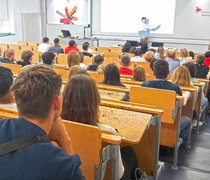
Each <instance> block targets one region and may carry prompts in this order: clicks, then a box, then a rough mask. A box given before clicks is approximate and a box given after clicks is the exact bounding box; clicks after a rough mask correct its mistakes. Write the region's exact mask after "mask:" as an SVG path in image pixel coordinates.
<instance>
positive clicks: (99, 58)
mask: <svg viewBox="0 0 210 180" xmlns="http://www.w3.org/2000/svg"><path fill="white" fill-rule="evenodd" d="M103 62H104V57H103V56H102V55H100V54H98V55H96V56H95V57H94V61H93V64H92V65H89V66H88V68H87V70H88V71H96V70H97V68H98V66H99V65H101V64H103Z"/></svg>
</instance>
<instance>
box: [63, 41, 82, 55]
mask: <svg viewBox="0 0 210 180" xmlns="http://www.w3.org/2000/svg"><path fill="white" fill-rule="evenodd" d="M71 51H77V52H78V51H79V49H78V48H77V44H76V42H75V41H74V40H71V41H69V46H68V47H67V48H66V49H65V54H69V53H70V52H71Z"/></svg>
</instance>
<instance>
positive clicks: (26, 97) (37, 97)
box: [11, 65, 62, 124]
mask: <svg viewBox="0 0 210 180" xmlns="http://www.w3.org/2000/svg"><path fill="white" fill-rule="evenodd" d="M61 86H62V79H61V77H60V76H59V75H57V74H56V73H55V71H54V70H53V69H52V68H50V67H48V66H46V65H37V66H33V67H31V68H30V69H28V70H25V71H22V72H21V73H20V74H19V76H18V77H17V78H16V79H15V83H14V85H13V86H12V89H11V91H12V93H13V94H14V96H15V100H16V104H17V109H18V113H19V115H20V117H24V118H30V119H34V120H39V122H40V123H42V122H43V123H44V122H46V121H47V120H50V121H51V124H52V121H53V120H56V119H57V118H58V117H59V116H60V113H61V108H62V106H61V103H62V98H61V95H60V94H61ZM48 122H49V121H48Z"/></svg>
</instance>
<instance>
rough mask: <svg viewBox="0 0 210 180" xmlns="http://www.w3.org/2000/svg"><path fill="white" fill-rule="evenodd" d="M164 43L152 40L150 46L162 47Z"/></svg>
mask: <svg viewBox="0 0 210 180" xmlns="http://www.w3.org/2000/svg"><path fill="white" fill-rule="evenodd" d="M163 45H164V43H161V42H152V45H151V46H152V47H163Z"/></svg>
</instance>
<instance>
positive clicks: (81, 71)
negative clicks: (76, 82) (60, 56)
mask: <svg viewBox="0 0 210 180" xmlns="http://www.w3.org/2000/svg"><path fill="white" fill-rule="evenodd" d="M75 74H87V71H86V70H84V69H82V68H81V67H80V66H78V65H75V66H72V67H71V68H70V69H69V73H68V79H70V78H71V77H72V76H73V75H75Z"/></svg>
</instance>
